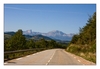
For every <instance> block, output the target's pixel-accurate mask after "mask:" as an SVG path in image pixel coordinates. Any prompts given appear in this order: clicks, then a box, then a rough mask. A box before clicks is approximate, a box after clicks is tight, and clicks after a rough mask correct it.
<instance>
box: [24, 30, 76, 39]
mask: <svg viewBox="0 0 100 69" xmlns="http://www.w3.org/2000/svg"><path fill="white" fill-rule="evenodd" d="M23 34H24V35H31V36H34V35H43V36H47V37H49V38H52V39H58V40H63V41H65V40H68V41H70V40H71V39H72V37H73V35H74V34H66V33H63V32H62V31H58V30H54V31H50V32H47V33H41V32H33V31H32V30H26V31H23Z"/></svg>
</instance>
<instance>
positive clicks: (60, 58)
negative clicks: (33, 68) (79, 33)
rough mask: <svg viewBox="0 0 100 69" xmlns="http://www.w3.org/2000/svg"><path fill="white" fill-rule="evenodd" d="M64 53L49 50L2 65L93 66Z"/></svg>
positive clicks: (61, 50) (62, 51)
mask: <svg viewBox="0 0 100 69" xmlns="http://www.w3.org/2000/svg"><path fill="white" fill-rule="evenodd" d="M83 60H84V59H80V58H79V57H77V56H75V55H72V54H70V53H68V52H65V51H64V50H63V49H51V50H45V51H41V52H38V53H35V54H31V55H28V56H25V57H21V58H17V59H13V60H9V61H7V62H5V63H4V65H85V64H90V65H91V64H93V63H90V62H88V61H86V60H85V61H83Z"/></svg>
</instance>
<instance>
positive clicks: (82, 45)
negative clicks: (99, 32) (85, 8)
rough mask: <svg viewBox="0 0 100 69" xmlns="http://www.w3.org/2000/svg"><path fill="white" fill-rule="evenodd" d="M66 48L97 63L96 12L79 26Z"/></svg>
mask: <svg viewBox="0 0 100 69" xmlns="http://www.w3.org/2000/svg"><path fill="white" fill-rule="evenodd" d="M66 50H67V51H69V52H71V53H74V54H76V55H79V56H81V57H84V58H85V59H88V60H90V61H93V62H95V63H96V12H95V13H94V14H93V16H92V17H90V18H89V19H88V21H87V24H86V26H84V27H83V28H79V34H76V35H74V36H73V38H72V40H71V42H70V45H69V46H68V47H67V49H66Z"/></svg>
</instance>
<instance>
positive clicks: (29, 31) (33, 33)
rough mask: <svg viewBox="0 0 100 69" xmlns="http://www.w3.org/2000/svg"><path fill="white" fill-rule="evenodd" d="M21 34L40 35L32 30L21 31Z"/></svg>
mask: <svg viewBox="0 0 100 69" xmlns="http://www.w3.org/2000/svg"><path fill="white" fill-rule="evenodd" d="M23 34H24V35H31V36H33V35H41V33H40V32H32V30H26V31H23Z"/></svg>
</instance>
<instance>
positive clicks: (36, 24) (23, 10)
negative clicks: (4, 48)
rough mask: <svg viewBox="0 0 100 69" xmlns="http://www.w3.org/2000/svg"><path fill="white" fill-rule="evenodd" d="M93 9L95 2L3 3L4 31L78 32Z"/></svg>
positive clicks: (94, 9) (94, 8)
mask: <svg viewBox="0 0 100 69" xmlns="http://www.w3.org/2000/svg"><path fill="white" fill-rule="evenodd" d="M95 11H96V5H95V4H4V31H17V30H18V29H22V30H23V31H26V30H30V29H31V30H32V31H35V32H42V33H46V32H49V31H52V30H59V31H62V32H64V33H67V34H69V33H78V32H79V27H83V26H85V25H86V23H87V20H88V18H89V16H88V15H92V14H93V13H94V12H95Z"/></svg>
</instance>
